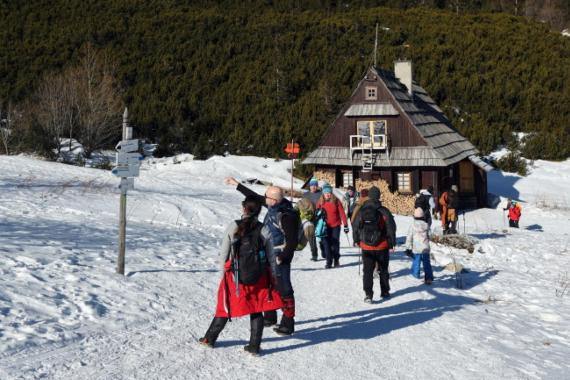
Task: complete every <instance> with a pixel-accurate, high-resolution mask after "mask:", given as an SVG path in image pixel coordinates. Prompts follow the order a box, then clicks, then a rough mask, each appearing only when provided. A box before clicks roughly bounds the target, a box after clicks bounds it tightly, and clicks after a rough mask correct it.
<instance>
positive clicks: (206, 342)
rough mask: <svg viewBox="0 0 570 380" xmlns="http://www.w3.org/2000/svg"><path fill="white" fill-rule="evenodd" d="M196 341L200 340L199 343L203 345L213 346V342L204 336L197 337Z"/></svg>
mask: <svg viewBox="0 0 570 380" xmlns="http://www.w3.org/2000/svg"><path fill="white" fill-rule="evenodd" d="M198 342H200V344H201V345H203V346H206V347H210V348H214V342H210V341H209V340H208V338H206V337H202V338H200V339H198Z"/></svg>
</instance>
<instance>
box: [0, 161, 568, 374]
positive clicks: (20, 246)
mask: <svg viewBox="0 0 570 380" xmlns="http://www.w3.org/2000/svg"><path fill="white" fill-rule="evenodd" d="M535 165H536V166H535V168H533V171H532V173H531V175H529V176H528V177H525V178H521V177H518V176H514V175H510V174H500V173H492V174H491V175H490V184H489V188H490V191H492V192H495V193H497V194H500V195H503V196H509V195H511V196H513V197H514V198H517V199H521V200H523V201H525V202H526V203H525V205H524V208H523V218H522V220H521V229H520V230H508V229H507V228H506V227H505V224H504V223H505V219H504V214H503V211H502V210H501V209H500V208H498V209H495V210H494V209H483V210H478V211H475V212H470V213H468V214H466V215H465V216H464V217H463V216H462V218H461V219H460V223H459V226H458V229H459V230H460V231H462V232H463V231H465V232H466V233H467V234H469V235H471V236H473V237H474V238H476V239H477V240H478V244H477V245H476V246H475V251H474V252H473V253H471V254H470V253H468V252H467V251H465V250H459V249H450V248H448V247H445V246H438V245H434V246H433V247H432V251H433V256H434V261H433V264H434V269H435V281H434V283H433V285H432V286H431V287H428V286H425V285H423V283H422V282H421V281H418V280H416V279H414V278H412V277H411V276H410V275H409V273H410V272H409V266H410V262H409V260H408V259H407V258H406V257H405V256H404V255H403V248H402V247H399V248H398V249H397V251H396V253H395V254H394V255H393V256H392V260H391V264H390V268H391V287H392V298H391V299H389V300H384V301H382V302H380V301H379V300H378V294H379V289H378V283H377V280H375V281H376V283H375V285H374V286H375V297H374V300H375V303H374V304H372V305H368V304H365V303H364V302H363V301H362V300H363V297H364V294H363V292H362V281H361V278H360V277H359V273H361V270H362V267H361V266H360V262H359V259H358V250H357V249H356V248H353V247H352V246H351V244H349V243H350V242H349V241H347V239H348V238H347V237H345V236H341V239H342V240H341V244H342V249H341V253H342V257H341V267H340V268H337V269H333V270H325V269H324V262H323V261H319V262H312V261H310V260H309V257H310V253H309V252H308V251H307V250H305V251H303V252H300V253H297V254H296V257H295V259H294V261H293V271H292V278H293V284H294V287H295V297H296V300H297V318H296V319H297V326H296V333H295V335H293V336H292V337H280V336H278V335H276V334H274V333H273V332H272V331H271V329H266V330H265V332H264V339H263V343H262V354H263V355H262V356H261V357H260V358H251V357H249V356H247V355H245V354H244V353H243V350H242V348H241V347H242V346H243V345H244V344H245V343H246V341H247V339H248V327H249V326H248V325H249V322H248V320H247V318H242V319H238V320H236V321H234V322H232V323H230V324H228V326H227V328H226V330H225V331H224V332H223V333H222V335H221V336H220V340H219V344H218V346H217V348H215V349H214V350H210V349H206V348H204V347H202V346H200V345H198V344H197V343H196V339H197V338H199V337H200V336H201V335H202V334H203V333H204V331H205V330H206V328H207V327H208V324H209V322H210V318H211V317H212V314H213V310H214V307H215V299H214V295H215V292H216V289H217V287H218V280H219V274H218V273H217V272H216V269H217V266H216V262H217V261H216V260H217V251H218V249H219V244H220V243H219V242H220V238H221V235H222V232H223V230H224V228H225V226H226V225H227V224H228V223H229V222H230V221H231V220H233V219H236V218H239V216H240V215H239V214H240V213H239V203H240V201H241V200H242V199H243V197H242V196H241V195H240V194H239V193H237V192H236V191H235V190H234V189H233V188H231V187H229V186H226V185H224V184H223V178H224V177H226V176H235V177H237V178H239V179H245V178H258V179H260V180H263V181H267V182H272V183H274V184H277V185H280V186H286V187H288V186H289V184H290V177H289V173H288V171H287V170H288V169H289V167H290V162H289V161H280V162H275V161H274V160H273V159H264V158H256V157H236V156H228V157H213V158H211V159H209V160H207V161H196V160H193V157H192V156H191V155H179V156H176V157H171V158H164V159H148V160H145V161H144V164H143V166H142V167H141V176H140V178H137V179H136V180H135V190H134V191H131V192H129V195H128V205H127V219H128V224H127V252H126V272H127V275H126V276H124V277H123V276H119V275H116V274H115V265H116V257H117V229H118V226H117V224H118V208H119V194H118V188H117V186H118V182H119V181H118V179H117V178H115V177H113V176H112V175H111V174H110V172H109V171H105V170H95V169H87V168H80V167H75V166H70V165H63V164H58V163H53V162H46V161H40V160H37V159H33V158H30V157H22V156H20V157H6V156H0V188H1V191H0V255H1V258H2V260H0V271H1V273H2V276H0V378H2V379H15V378H50V379H70V378H74V379H93V378H107V379H120V378H129V379H139V378H140V379H143V378H145V379H146V378H153V379H158V378H160V379H162V378H164V379H167V378H168V379H189V378H232V379H236V378H248V379H251V378H277V379H284V378H287V379H289V378H298V379H315V378H370V377H372V376H374V374H376V373H380V374H382V375H383V376H384V377H387V378H402V379H405V378H410V379H411V378H414V379H417V378H433V377H441V378H457V379H494V378H498V377H501V378H506V379H539V378H564V377H567V375H568V373H569V372H568V371H569V366H568V361H567V358H568V356H569V354H570V325H569V321H568V318H567V316H568V315H569V314H570V304H569V302H570V301H569V300H570V295H564V294H562V293H561V291H562V289H563V287H564V272H565V271H566V272H567V271H568V267H569V265H570V259H569V257H570V251H569V249H570V247H569V236H568V228H567V226H566V223H567V222H568V220H569V218H570V214H569V213H568V212H567V211H566V210H564V209H563V208H545V207H543V206H542V205H541V199H544V198H548V199H557V200H558V199H563V198H555V197H559V196H561V195H562V194H564V191H563V189H568V188H570V187H569V185H570V180H569V177H568V176H569V174H568V173H570V172H569V171H568V169H569V165H570V162H568V161H566V162H563V163H549V162H543V161H537V162H536V163H535ZM300 185H301V183H300V182H296V186H297V187H299V186H300ZM252 188H254V189H255V190H257V191H259V192H263V191H264V187H263V186H252ZM396 221H397V223H398V240H399V243H403V241H404V236H405V235H406V232H407V228H408V226H409V224H410V218H408V217H400V216H397V217H396ZM453 260H455V261H456V262H459V263H461V264H462V265H463V266H464V267H465V272H464V273H461V274H460V276H461V281H462V284H463V288H462V289H457V288H456V283H457V278H456V275H455V274H454V273H451V272H449V271H446V270H445V269H444V266H445V265H446V263H448V262H450V261H453ZM561 294H562V295H561Z"/></svg>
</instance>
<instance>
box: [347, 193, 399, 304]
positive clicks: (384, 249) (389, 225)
mask: <svg viewBox="0 0 570 380" xmlns="http://www.w3.org/2000/svg"><path fill="white" fill-rule="evenodd" d="M352 226H353V230H352V234H353V239H354V242H355V243H358V244H359V246H360V248H361V249H362V262H363V276H362V284H363V289H364V294H365V298H364V302H366V303H372V296H373V294H374V292H373V272H374V269H375V267H376V264H378V272H379V276H380V296H381V297H382V298H389V297H390V282H389V280H390V274H389V271H388V267H389V264H390V251H393V249H394V247H395V246H396V222H395V221H394V216H393V215H392V213H391V212H390V210H388V209H387V208H386V207H384V206H382V203H380V189H378V188H377V187H376V186H372V187H371V188H370V189H369V190H368V200H367V201H366V202H365V203H364V204H363V205H362V207H361V208H360V210H359V212H358V214H357V215H356V219H355V221H354V224H353V225H352Z"/></svg>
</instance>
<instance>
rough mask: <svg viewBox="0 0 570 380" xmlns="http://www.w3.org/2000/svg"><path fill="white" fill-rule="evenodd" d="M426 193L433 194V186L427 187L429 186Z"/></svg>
mask: <svg viewBox="0 0 570 380" xmlns="http://www.w3.org/2000/svg"><path fill="white" fill-rule="evenodd" d="M427 191H428V193H430V194H433V186H432V185H429V186H428V187H427Z"/></svg>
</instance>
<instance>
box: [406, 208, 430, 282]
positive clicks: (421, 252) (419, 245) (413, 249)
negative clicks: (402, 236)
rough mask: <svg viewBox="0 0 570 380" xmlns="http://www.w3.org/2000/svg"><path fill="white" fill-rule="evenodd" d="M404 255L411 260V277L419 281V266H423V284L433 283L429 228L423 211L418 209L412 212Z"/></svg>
mask: <svg viewBox="0 0 570 380" xmlns="http://www.w3.org/2000/svg"><path fill="white" fill-rule="evenodd" d="M406 255H407V256H410V257H412V258H413V260H414V261H413V262H412V276H414V277H415V278H417V279H419V278H421V277H420V266H421V264H422V263H423V266H424V283H425V284H426V285H430V284H431V283H432V281H433V270H432V267H431V262H430V247H429V226H428V224H427V222H426V221H425V215H424V210H423V209H422V208H421V207H418V208H416V209H415V210H414V222H413V223H412V225H411V226H410V229H409V230H408V237H407V238H406Z"/></svg>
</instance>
